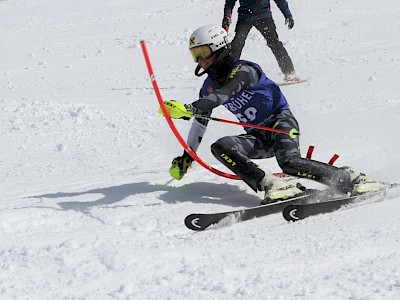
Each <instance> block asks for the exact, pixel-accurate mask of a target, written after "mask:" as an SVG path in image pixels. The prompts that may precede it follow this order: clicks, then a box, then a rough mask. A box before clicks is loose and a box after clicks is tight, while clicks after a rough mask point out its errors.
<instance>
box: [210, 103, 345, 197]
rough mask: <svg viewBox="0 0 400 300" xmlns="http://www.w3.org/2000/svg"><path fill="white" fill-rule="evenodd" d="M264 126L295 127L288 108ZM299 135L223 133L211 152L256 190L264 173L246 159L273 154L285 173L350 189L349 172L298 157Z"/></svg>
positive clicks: (341, 189)
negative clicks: (227, 134) (228, 134)
mask: <svg viewBox="0 0 400 300" xmlns="http://www.w3.org/2000/svg"><path fill="white" fill-rule="evenodd" d="M264 126H266V127H273V128H276V129H281V130H286V131H290V130H292V129H296V130H297V131H298V132H299V126H298V123H297V121H296V119H295V117H294V116H293V115H292V113H291V112H290V110H283V111H281V112H280V113H278V114H277V115H275V116H273V117H272V119H271V120H270V121H269V122H268V123H267V124H264ZM299 149H300V146H299V136H296V137H295V138H292V137H290V136H289V135H287V134H285V133H275V132H271V131H265V130H258V129H255V130H252V131H250V132H249V134H244V135H238V136H226V137H223V138H221V139H219V140H217V141H216V142H215V143H214V144H212V145H211V152H212V153H213V155H214V156H215V157H216V158H217V159H218V160H219V161H220V162H222V163H223V164H224V165H225V166H226V167H228V168H229V169H230V170H232V171H233V172H234V173H235V174H236V175H238V176H239V177H240V178H241V179H242V180H243V181H244V182H246V183H247V184H248V185H249V186H250V187H251V188H252V189H253V190H255V191H257V190H258V189H259V185H260V181H261V180H262V178H263V177H264V175H265V173H264V171H263V170H261V169H260V168H259V167H258V166H257V165H256V164H255V163H253V162H252V161H251V160H250V159H263V158H270V157H275V158H276V160H277V162H278V164H279V166H280V167H281V169H282V171H283V172H284V173H286V174H289V175H293V176H297V177H302V178H307V179H312V180H316V181H318V182H320V183H323V184H326V185H328V186H330V187H333V188H336V189H338V190H340V191H342V192H344V193H347V192H350V191H351V187H352V185H351V179H350V173H348V172H347V171H345V170H343V169H340V168H337V167H334V166H331V165H328V164H325V163H322V162H319V161H315V160H310V159H305V158H302V157H301V155H300V150H299Z"/></svg>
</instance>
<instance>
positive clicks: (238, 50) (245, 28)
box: [231, 21, 253, 60]
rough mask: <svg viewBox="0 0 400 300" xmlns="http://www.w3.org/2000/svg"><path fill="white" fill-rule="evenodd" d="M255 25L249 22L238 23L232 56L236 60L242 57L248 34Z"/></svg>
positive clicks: (232, 43) (232, 44)
mask: <svg viewBox="0 0 400 300" xmlns="http://www.w3.org/2000/svg"><path fill="white" fill-rule="evenodd" d="M252 26H253V25H252V24H251V23H247V22H240V21H238V22H237V23H236V28H235V37H234V38H233V40H232V42H231V56H232V58H233V59H234V60H236V59H240V55H241V54H242V50H243V47H244V44H245V42H246V38H247V35H248V34H249V31H250V29H251V27H252Z"/></svg>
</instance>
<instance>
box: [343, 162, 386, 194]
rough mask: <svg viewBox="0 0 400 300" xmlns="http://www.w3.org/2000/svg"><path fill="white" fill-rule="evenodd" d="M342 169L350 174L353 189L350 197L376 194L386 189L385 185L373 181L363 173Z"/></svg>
mask: <svg viewBox="0 0 400 300" xmlns="http://www.w3.org/2000/svg"><path fill="white" fill-rule="evenodd" d="M342 169H345V170H346V171H347V172H349V173H350V176H351V181H352V184H353V189H352V191H351V195H352V196H354V195H362V194H365V193H372V192H378V191H382V190H385V189H387V188H388V186H387V185H386V184H385V183H383V182H379V181H376V180H373V179H371V178H370V177H368V176H367V175H365V174H364V173H360V172H357V171H355V170H353V169H351V168H350V167H343V168H342Z"/></svg>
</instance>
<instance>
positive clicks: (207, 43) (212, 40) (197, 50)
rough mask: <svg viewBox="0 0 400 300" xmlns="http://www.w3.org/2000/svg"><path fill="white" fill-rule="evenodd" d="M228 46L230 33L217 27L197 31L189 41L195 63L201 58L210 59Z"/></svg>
mask: <svg viewBox="0 0 400 300" xmlns="http://www.w3.org/2000/svg"><path fill="white" fill-rule="evenodd" d="M228 46H229V42H228V33H227V32H226V31H225V29H223V28H222V27H220V26H215V25H206V26H202V27H200V28H198V29H196V30H195V31H194V32H193V33H192V35H191V36H190V39H189V50H190V53H191V54H192V57H193V59H194V61H195V62H197V60H198V59H199V58H209V57H210V56H211V55H212V54H213V53H214V52H216V51H217V50H219V49H222V48H227V47H228Z"/></svg>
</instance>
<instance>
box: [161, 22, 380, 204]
mask: <svg viewBox="0 0 400 300" xmlns="http://www.w3.org/2000/svg"><path fill="white" fill-rule="evenodd" d="M229 48H230V45H229V43H228V39H227V32H226V31H225V30H224V29H223V28H221V27H219V26H203V27H200V28H199V29H197V30H196V31H194V32H193V34H192V35H191V37H190V41H189V49H190V52H191V54H192V56H193V59H194V61H195V62H196V63H197V64H198V65H197V67H196V70H195V73H196V75H200V74H207V75H208V76H207V78H206V79H205V81H204V84H203V87H202V89H201V91H200V99H198V100H197V101H194V102H193V103H191V104H185V105H183V104H182V103H179V102H177V101H169V103H168V104H170V105H168V106H167V109H168V111H169V113H170V115H171V117H173V118H177V119H180V118H182V119H184V118H187V117H188V116H190V114H192V113H195V114H203V115H204V116H210V115H211V112H212V110H213V109H214V108H215V107H217V106H219V105H223V106H224V107H225V108H226V109H228V110H229V111H230V112H232V113H233V114H234V115H235V116H236V117H237V118H238V119H239V120H240V121H241V122H244V123H250V124H254V125H260V126H265V127H273V128H276V129H281V130H285V131H287V132H292V133H293V132H298V131H299V126H298V123H297V121H296V119H295V117H294V116H293V114H292V112H291V111H290V109H289V105H288V102H287V100H286V98H285V97H284V95H283V94H282V92H281V90H280V89H279V87H278V86H277V85H276V84H275V83H274V82H273V81H271V80H270V79H268V78H267V77H266V75H265V74H264V72H263V70H262V69H261V67H260V66H259V65H257V64H256V63H253V62H250V61H244V60H236V61H233V60H232V58H231V57H230V56H229V50H230V49H229ZM201 70H203V71H202V72H200V71H201ZM206 128H207V121H206V120H205V119H200V118H198V119H194V121H193V124H192V126H191V128H190V131H189V136H188V145H189V146H190V148H191V149H192V150H193V151H197V149H198V147H199V145H200V143H201V140H202V138H203V135H204V133H205V131H206ZM244 129H245V131H246V134H241V135H237V136H225V137H222V138H220V139H219V140H217V141H216V142H215V143H213V144H212V145H211V152H212V153H213V155H214V156H215V157H216V158H217V159H218V160H219V161H220V162H221V163H222V164H224V165H225V166H226V167H228V168H229V169H230V170H232V171H233V172H234V173H235V174H236V175H238V176H239V177H240V178H241V179H242V180H243V181H244V182H245V183H247V184H248V185H249V186H250V187H251V188H252V189H253V190H254V191H265V196H264V200H263V201H262V204H267V203H271V202H275V201H280V200H284V199H289V198H293V197H296V196H299V195H301V194H302V190H300V189H299V188H297V187H296V186H293V185H290V184H288V183H287V182H285V181H284V180H282V179H280V178H277V177H275V176H273V175H272V174H271V173H270V172H268V171H264V170H262V169H260V168H259V167H258V166H257V165H256V164H255V163H254V162H252V161H251V160H250V159H264V158H270V157H274V156H275V158H276V160H277V162H278V164H279V166H280V167H281V168H282V170H283V172H285V173H286V174H289V175H293V176H298V177H305V178H309V179H314V180H316V181H318V182H321V183H324V184H326V185H329V186H331V187H333V188H336V189H338V190H339V191H341V192H343V193H351V194H359V193H365V192H372V191H377V190H381V189H385V188H386V186H385V184H383V183H380V182H376V181H374V180H372V179H371V178H369V177H367V176H365V175H364V174H361V173H358V172H355V171H353V170H347V169H343V168H337V167H334V166H331V165H329V164H325V163H322V162H318V161H315V160H310V159H304V158H302V157H301V156H300V151H299V148H300V147H299V136H298V135H290V136H289V135H287V134H285V133H275V132H271V131H264V130H259V129H252V128H248V127H245V128H244ZM192 161H193V159H192V158H191V157H190V156H189V154H188V153H187V152H186V151H184V153H183V155H182V156H179V157H176V158H175V159H174V160H173V162H172V166H171V169H170V173H171V175H172V176H173V177H174V178H176V179H181V178H182V177H183V176H184V175H185V174H186V172H187V170H188V168H189V167H190V165H191V163H192ZM177 171H178V172H177ZM177 174H178V176H177Z"/></svg>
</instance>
